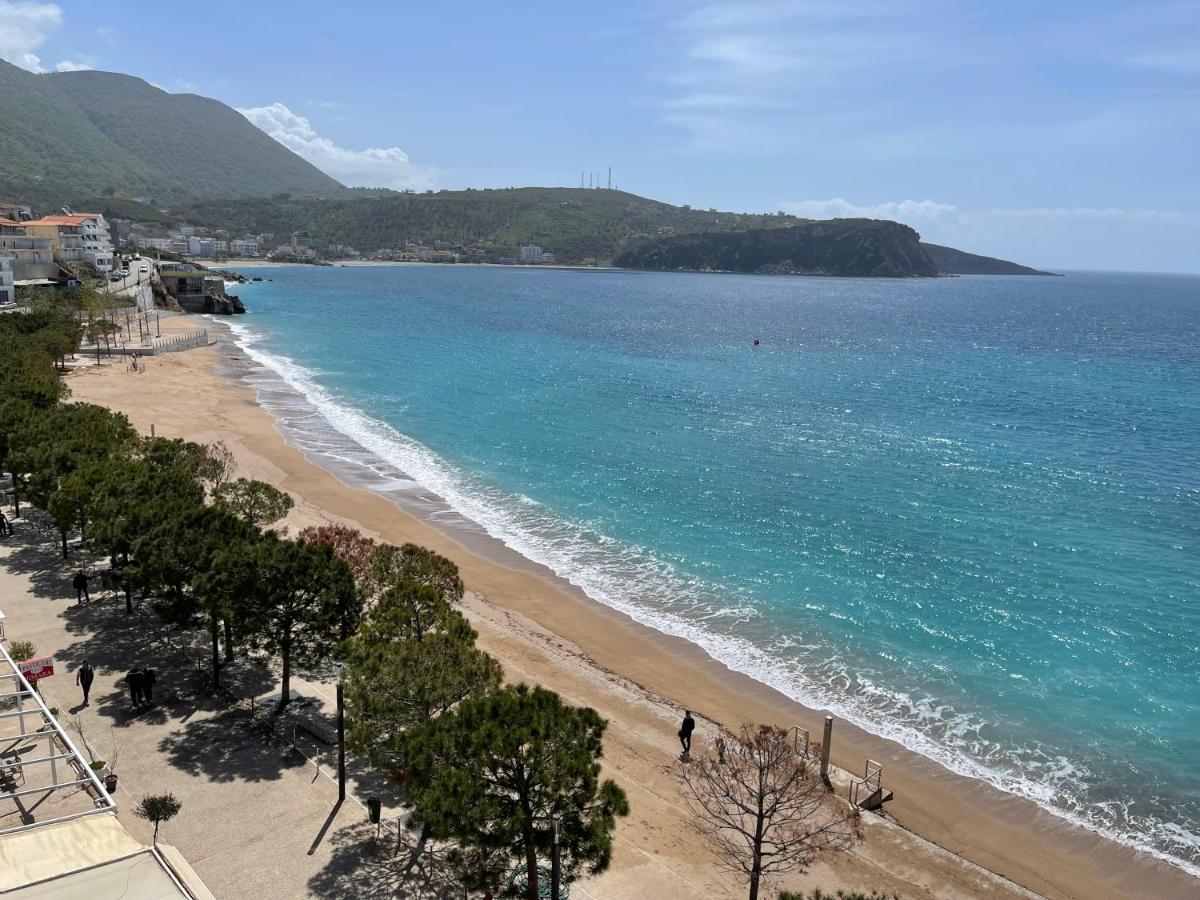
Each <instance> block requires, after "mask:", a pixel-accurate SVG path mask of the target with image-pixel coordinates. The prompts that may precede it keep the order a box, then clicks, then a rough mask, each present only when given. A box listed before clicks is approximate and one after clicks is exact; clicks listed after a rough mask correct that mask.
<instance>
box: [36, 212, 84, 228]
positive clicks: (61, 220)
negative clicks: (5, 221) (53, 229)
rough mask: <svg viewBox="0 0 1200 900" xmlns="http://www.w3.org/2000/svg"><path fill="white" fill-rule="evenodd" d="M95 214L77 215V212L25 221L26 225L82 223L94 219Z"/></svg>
mask: <svg viewBox="0 0 1200 900" xmlns="http://www.w3.org/2000/svg"><path fill="white" fill-rule="evenodd" d="M94 218H95V216H87V215H79V214H78V213H77V214H75V215H72V216H42V217H41V218H40V219H33V220H32V221H29V222H26V223H25V224H26V225H76V226H78V225H82V224H83V223H84V222H85V221H86V220H88V219H94Z"/></svg>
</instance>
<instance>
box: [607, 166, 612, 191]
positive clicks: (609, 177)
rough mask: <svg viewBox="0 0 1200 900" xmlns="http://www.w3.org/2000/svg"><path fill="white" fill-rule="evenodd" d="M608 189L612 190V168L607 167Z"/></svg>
mask: <svg viewBox="0 0 1200 900" xmlns="http://www.w3.org/2000/svg"><path fill="white" fill-rule="evenodd" d="M608 189H609V190H610V191H611V190H612V166H609V167H608Z"/></svg>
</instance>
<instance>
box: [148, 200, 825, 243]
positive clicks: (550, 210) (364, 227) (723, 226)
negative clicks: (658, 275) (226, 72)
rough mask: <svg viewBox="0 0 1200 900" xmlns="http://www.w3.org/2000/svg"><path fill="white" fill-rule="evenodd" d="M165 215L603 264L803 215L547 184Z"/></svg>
mask: <svg viewBox="0 0 1200 900" xmlns="http://www.w3.org/2000/svg"><path fill="white" fill-rule="evenodd" d="M172 212H174V213H176V214H177V215H178V216H179V217H180V221H183V220H186V221H187V222H188V223H190V224H193V225H201V226H207V227H212V228H225V229H227V230H228V231H229V232H230V233H231V234H233V233H250V234H257V233H260V232H271V233H274V234H276V235H286V234H288V233H290V232H292V231H297V230H302V231H308V232H311V233H312V234H313V235H314V236H315V237H316V238H317V239H318V244H319V245H321V246H323V245H324V244H327V243H329V242H331V241H332V242H336V243H341V244H349V245H351V246H353V247H356V248H358V249H359V250H371V251H373V250H377V249H379V248H381V247H388V248H391V247H402V246H403V245H404V241H405V240H406V239H410V238H411V239H417V238H420V239H423V240H427V241H429V240H434V241H446V242H449V243H462V244H471V245H475V246H479V247H485V248H488V249H489V250H491V251H494V252H497V253H501V254H502V255H503V254H507V253H515V252H516V250H517V248H518V247H520V246H523V245H528V244H536V245H539V246H541V247H543V248H545V249H546V250H548V251H550V252H552V253H554V254H555V255H556V257H557V258H558V259H560V260H563V261H581V260H584V259H588V258H592V259H597V260H609V259H612V257H613V256H615V255H616V254H617V253H618V252H620V251H621V250H622V249H624V248H626V247H628V246H631V245H633V244H636V243H638V242H641V241H646V240H650V239H653V238H656V237H660V236H662V235H663V234H671V233H689V234H691V233H705V232H737V231H748V230H753V229H758V228H768V227H778V226H780V225H784V224H788V223H796V222H800V221H803V220H801V219H796V218H793V217H791V216H780V215H766V214H749V213H730V212H718V211H717V210H715V209H714V210H699V209H690V208H688V207H686V206H672V205H670V204H669V203H660V202H658V201H657V200H649V199H647V198H645V197H639V196H637V195H636V194H629V193H626V192H624V191H617V190H599V189H597V190H593V189H587V188H553V187H526V188H507V189H505V188H501V189H488V190H464V191H437V192H436V193H433V192H430V193H420V194H406V193H397V192H393V191H385V192H378V193H375V194H364V193H363V192H352V193H351V195H350V196H347V197H340V198H335V199H330V200H324V201H319V202H318V201H312V200H307V199H302V198H294V197H281V196H277V197H273V198H268V199H261V200H249V201H238V202H220V201H217V202H210V203H198V204H192V205H190V206H187V207H186V208H181V209H178V210H172Z"/></svg>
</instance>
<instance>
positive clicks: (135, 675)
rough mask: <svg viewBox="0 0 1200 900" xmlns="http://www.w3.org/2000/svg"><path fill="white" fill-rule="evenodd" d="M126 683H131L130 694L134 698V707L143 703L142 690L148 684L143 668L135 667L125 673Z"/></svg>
mask: <svg viewBox="0 0 1200 900" xmlns="http://www.w3.org/2000/svg"><path fill="white" fill-rule="evenodd" d="M125 683H126V684H127V685H129V696H130V699H132V700H133V708H134V709H137V708H138V707H140V706H141V705H142V692H143V691H144V689H145V686H146V675H145V673H144V672H143V671H142V670H141V669H134V670H133V671H131V672H129V673H127V674H126V675H125Z"/></svg>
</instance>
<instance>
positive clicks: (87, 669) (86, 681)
mask: <svg viewBox="0 0 1200 900" xmlns="http://www.w3.org/2000/svg"><path fill="white" fill-rule="evenodd" d="M95 680H96V671H95V669H93V668H92V664H91V663H90V662H88V661H87V660H86V659H85V660H84V661H83V665H82V666H80V667H79V671H78V672H76V673H75V683H76V684H77V685H79V686H80V687H81V688H83V705H84V706H87V705H88V693H89V692H90V691H91V690H92V682H93V681H95Z"/></svg>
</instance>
